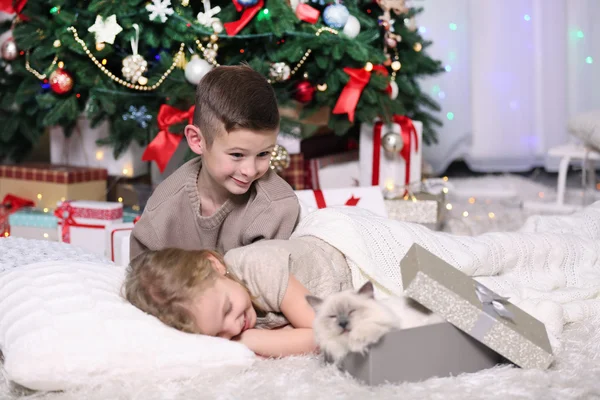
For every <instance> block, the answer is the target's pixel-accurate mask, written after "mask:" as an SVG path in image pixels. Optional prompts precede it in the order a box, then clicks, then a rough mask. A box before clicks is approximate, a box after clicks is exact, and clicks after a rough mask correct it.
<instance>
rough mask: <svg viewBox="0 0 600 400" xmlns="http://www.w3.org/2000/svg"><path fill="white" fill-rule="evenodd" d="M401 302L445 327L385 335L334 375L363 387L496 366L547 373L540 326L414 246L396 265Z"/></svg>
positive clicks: (548, 353)
mask: <svg viewBox="0 0 600 400" xmlns="http://www.w3.org/2000/svg"><path fill="white" fill-rule="evenodd" d="M400 267H401V271H402V282H403V285H404V295H406V296H408V297H410V298H411V299H413V300H415V301H416V302H418V303H419V304H421V305H422V306H424V307H426V308H427V309H429V310H431V311H432V312H434V313H435V314H437V315H438V316H440V317H442V318H444V319H445V320H446V321H447V322H444V323H435V324H431V325H426V326H420V327H416V328H410V329H404V330H398V331H392V332H390V333H388V334H387V335H385V336H384V337H383V338H382V340H380V341H379V342H378V343H376V344H374V345H373V346H372V347H371V348H370V349H369V351H368V353H366V354H364V355H361V354H356V353H351V354H349V355H348V356H347V357H346V358H345V359H344V360H342V362H341V364H340V367H341V369H342V370H345V371H347V372H349V373H350V374H351V375H352V376H354V377H356V378H358V379H359V380H362V381H363V382H366V383H368V384H380V383H384V382H402V381H419V380H424V379H427V378H431V377H434V376H437V377H444V376H450V375H456V374H459V373H464V372H476V371H479V370H481V369H485V368H489V367H492V366H494V365H496V364H497V363H500V362H506V361H508V362H511V363H514V364H516V365H517V366H519V367H521V368H537V369H546V368H548V367H549V366H550V364H551V363H552V361H553V354H552V347H551V346H550V341H549V340H548V334H547V332H546V327H545V326H544V324H543V323H542V322H540V321H539V320H537V319H535V318H534V317H532V316H531V315H529V314H527V313H526V312H524V311H523V310H521V309H520V308H518V307H516V306H515V305H513V304H511V303H510V302H508V300H507V299H506V298H504V297H501V296H499V295H497V294H496V293H494V292H492V291H491V290H489V289H488V288H486V287H485V286H483V285H481V284H480V283H479V282H477V281H475V280H474V279H472V278H471V277H469V276H467V275H465V274H464V273H463V272H461V271H459V270H458V269H456V268H454V267H452V266H451V265H450V264H448V263H446V262H445V261H443V260H442V259H440V258H439V257H437V256H435V255H434V254H432V253H430V252H429V251H427V250H425V249H424V248H423V247H421V246H419V245H417V244H413V245H412V247H411V248H410V249H409V250H408V252H407V254H406V255H405V256H404V258H403V259H402V261H401V263H400Z"/></svg>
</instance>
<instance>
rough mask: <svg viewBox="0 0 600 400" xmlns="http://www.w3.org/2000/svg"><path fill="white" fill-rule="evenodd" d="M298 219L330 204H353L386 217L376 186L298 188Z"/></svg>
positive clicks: (381, 196)
mask: <svg viewBox="0 0 600 400" xmlns="http://www.w3.org/2000/svg"><path fill="white" fill-rule="evenodd" d="M296 196H298V200H299V202H300V219H302V218H303V217H304V216H306V214H308V213H310V212H313V211H315V210H317V209H320V208H325V207H330V206H344V205H345V206H355V207H361V208H366V209H368V210H370V211H371V212H373V213H375V214H377V215H380V216H382V217H387V211H386V209H385V204H384V202H383V195H382V194H381V190H380V189H379V187H377V186H373V187H353V188H344V189H326V190H298V191H296Z"/></svg>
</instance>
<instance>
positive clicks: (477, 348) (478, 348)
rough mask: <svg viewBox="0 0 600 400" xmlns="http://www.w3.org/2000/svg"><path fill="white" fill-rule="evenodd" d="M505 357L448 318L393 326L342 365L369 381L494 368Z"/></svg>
mask: <svg viewBox="0 0 600 400" xmlns="http://www.w3.org/2000/svg"><path fill="white" fill-rule="evenodd" d="M502 362H504V358H503V357H502V356H500V355H499V354H498V353H496V352H495V351H493V350H492V349H489V348H487V347H486V346H484V345H482V344H481V343H479V342H478V341H476V340H475V339H473V338H472V337H470V336H469V335H467V334H465V333H463V332H462V331H461V330H460V329H458V328H456V327H454V326H453V325H452V324H450V323H448V322H442V323H436V324H430V325H425V326H418V327H415V328H408V329H401V330H393V331H391V332H389V333H387V334H386V335H384V336H383V337H382V338H381V340H379V341H378V342H377V343H375V344H374V345H373V346H371V347H370V348H369V351H368V352H367V353H365V354H360V353H349V354H348V355H347V356H346V357H345V358H344V359H343V360H342V361H341V363H340V365H339V368H340V369H341V370H342V371H346V372H348V373H349V374H350V375H352V376H353V377H355V378H356V379H358V380H359V381H361V382H363V383H366V384H368V385H380V384H384V383H396V382H419V381H424V380H425V379H428V378H431V377H446V376H456V375H459V374H462V373H472V372H477V371H480V370H483V369H487V368H492V367H494V366H496V365H497V364H500V363H502Z"/></svg>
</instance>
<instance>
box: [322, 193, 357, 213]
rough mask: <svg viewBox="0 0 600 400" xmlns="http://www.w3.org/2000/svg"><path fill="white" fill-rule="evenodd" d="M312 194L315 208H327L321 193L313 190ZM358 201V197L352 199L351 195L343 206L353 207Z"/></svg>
mask: <svg viewBox="0 0 600 400" xmlns="http://www.w3.org/2000/svg"><path fill="white" fill-rule="evenodd" d="M313 193H314V195H315V201H316V202H317V208H319V209H321V208H325V207H327V203H326V202H325V196H323V191H321V190H313ZM359 201H360V197H354V195H352V196H351V197H350V198H349V199H348V200H346V203H344V205H345V206H355V205H357V204H358V202H359Z"/></svg>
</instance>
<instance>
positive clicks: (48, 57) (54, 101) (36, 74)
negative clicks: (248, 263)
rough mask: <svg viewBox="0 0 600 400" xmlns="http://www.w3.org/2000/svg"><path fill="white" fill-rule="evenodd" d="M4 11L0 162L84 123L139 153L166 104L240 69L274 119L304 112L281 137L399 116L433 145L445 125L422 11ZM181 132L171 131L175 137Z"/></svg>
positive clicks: (110, 5)
mask: <svg viewBox="0 0 600 400" xmlns="http://www.w3.org/2000/svg"><path fill="white" fill-rule="evenodd" d="M4 3H6V2H4ZM8 3H10V1H8ZM3 7H4V10H2V11H9V12H10V11H13V12H15V13H16V14H15V18H14V19H13V20H12V21H7V22H5V23H3V25H2V26H1V27H0V32H2V31H6V30H8V29H12V37H11V38H9V39H7V40H5V41H4V43H2V60H0V63H1V64H0V93H2V99H1V103H0V125H1V126H2V129H1V130H0V159H2V158H10V159H15V160H19V159H21V158H22V157H23V156H25V155H26V154H27V153H28V151H30V149H31V148H32V146H33V145H34V144H35V143H36V142H37V141H38V140H39V138H40V136H41V135H42V134H43V132H44V129H45V128H46V127H49V126H54V125H60V126H62V127H63V129H64V131H65V134H67V135H70V134H71V133H72V132H73V130H74V129H75V127H76V123H77V120H78V118H79V117H80V116H82V115H84V116H86V117H87V118H89V119H90V121H91V122H92V125H93V126H95V125H97V124H99V123H101V122H102V121H104V120H108V121H109V122H110V135H109V137H108V138H107V139H106V140H105V142H104V144H109V145H111V146H112V147H113V148H114V153H115V155H116V156H118V155H119V154H120V153H121V152H122V151H123V150H124V149H126V148H127V146H128V145H129V144H130V143H131V142H132V141H137V142H138V143H140V144H141V145H146V144H148V143H149V141H151V140H152V139H153V138H154V137H155V135H156V134H157V133H158V132H159V130H160V129H159V126H158V124H157V115H158V112H159V110H160V109H161V106H162V105H165V104H167V105H171V106H173V107H176V108H178V109H180V110H188V109H189V108H190V107H191V106H193V104H194V92H195V84H196V83H197V82H198V81H199V80H200V79H201V77H202V76H203V75H204V74H205V73H206V72H207V71H208V70H210V69H211V68H213V67H214V66H217V65H233V64H238V63H242V62H246V63H248V64H250V66H251V67H253V68H254V69H256V70H257V71H259V72H261V73H262V74H264V76H265V77H266V78H267V79H269V81H270V82H271V83H272V85H273V87H274V89H275V91H276V94H277V97H278V100H279V102H280V104H281V106H282V107H288V108H292V109H295V110H301V112H300V116H299V118H297V119H289V118H285V117H284V118H282V130H284V131H288V132H289V131H290V130H292V128H293V125H294V124H296V125H297V124H298V120H304V119H305V118H307V117H308V116H310V115H311V114H313V113H315V112H321V113H323V112H325V113H326V115H328V124H329V126H330V127H331V128H332V129H333V130H334V131H335V132H336V133H337V134H340V135H343V134H346V133H347V132H348V131H349V129H350V128H351V127H352V126H353V125H354V126H355V125H357V124H359V123H360V122H372V121H373V119H375V118H376V117H381V118H383V119H384V120H386V121H388V120H390V118H391V116H392V115H394V114H401V115H407V116H409V117H410V118H412V119H415V120H420V121H422V122H423V136H424V141H425V143H430V142H433V141H435V126H436V125H439V124H441V122H440V121H439V120H438V119H436V118H435V117H434V116H433V115H432V114H431V112H432V111H436V110H438V105H437V104H436V102H435V101H434V100H433V99H431V98H430V97H429V96H428V95H427V94H426V93H423V92H422V91H421V90H420V88H419V84H418V79H419V77H422V76H427V75H431V74H436V73H439V72H441V71H442V68H441V65H440V62H438V61H436V60H433V59H431V58H430V57H429V56H428V55H427V54H426V49H427V47H428V46H429V45H430V43H429V42H427V41H425V40H423V38H422V37H421V36H420V35H419V32H418V29H417V27H416V24H415V15H416V14H418V13H419V12H421V11H422V9H416V8H408V7H406V6H405V4H404V0H377V1H360V0H348V1H345V2H344V3H339V2H338V1H337V0H336V2H331V0H315V1H314V2H307V3H302V2H300V1H299V0H290V2H288V1H283V0H233V1H227V0H212V1H211V0H204V1H202V2H199V1H190V0H173V1H170V0H151V1H149V0H120V1H114V0H92V1H86V0H37V1H27V0H14V1H12V4H8V5H5V6H3ZM284 115H287V114H285V113H284ZM186 122H187V121H181V123H180V124H175V125H174V126H171V127H169V131H170V132H171V133H181V132H182V126H183V124H185V123H186ZM296 131H298V130H297V129H296ZM302 132H303V134H304V135H309V134H310V132H311V127H310V126H307V125H303V126H302Z"/></svg>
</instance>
